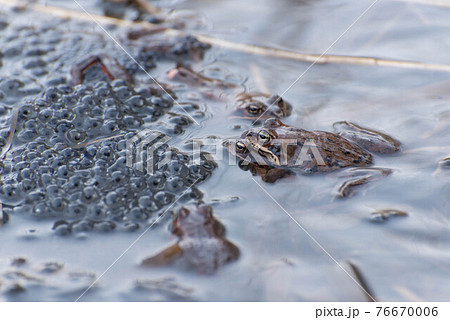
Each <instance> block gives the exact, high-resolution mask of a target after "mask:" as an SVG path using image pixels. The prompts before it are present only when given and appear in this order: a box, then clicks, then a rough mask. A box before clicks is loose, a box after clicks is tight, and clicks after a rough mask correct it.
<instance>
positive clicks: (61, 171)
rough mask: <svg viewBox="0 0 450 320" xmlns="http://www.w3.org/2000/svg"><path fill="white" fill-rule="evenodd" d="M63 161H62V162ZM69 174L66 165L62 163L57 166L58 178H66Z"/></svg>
mask: <svg viewBox="0 0 450 320" xmlns="http://www.w3.org/2000/svg"><path fill="white" fill-rule="evenodd" d="M62 163H64V162H62ZM69 174H70V171H69V168H68V167H67V166H66V165H62V166H61V167H59V169H58V174H57V176H58V178H63V179H64V178H67V177H68V176H69Z"/></svg>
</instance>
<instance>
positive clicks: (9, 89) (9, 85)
mask: <svg viewBox="0 0 450 320" xmlns="http://www.w3.org/2000/svg"><path fill="white" fill-rule="evenodd" d="M24 86H25V83H23V82H22V81H19V80H17V79H6V80H5V81H2V83H1V85H0V88H1V89H2V91H3V92H4V93H5V94H6V95H9V94H11V95H13V94H15V93H17V92H18V91H19V89H20V88H23V87H24Z"/></svg>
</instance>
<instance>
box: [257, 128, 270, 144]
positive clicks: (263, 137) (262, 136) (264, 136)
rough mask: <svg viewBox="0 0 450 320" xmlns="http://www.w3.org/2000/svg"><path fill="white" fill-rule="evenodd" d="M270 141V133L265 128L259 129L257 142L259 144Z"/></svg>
mask: <svg viewBox="0 0 450 320" xmlns="http://www.w3.org/2000/svg"><path fill="white" fill-rule="evenodd" d="M269 141H270V134H269V132H267V131H266V130H261V131H260V132H259V133H258V143H259V144H263V145H264V144H266V143H268V142H269Z"/></svg>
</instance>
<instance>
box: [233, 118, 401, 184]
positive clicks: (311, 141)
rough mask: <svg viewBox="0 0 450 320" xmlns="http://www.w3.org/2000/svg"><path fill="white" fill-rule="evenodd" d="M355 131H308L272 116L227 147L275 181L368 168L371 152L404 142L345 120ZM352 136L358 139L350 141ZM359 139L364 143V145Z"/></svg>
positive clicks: (393, 148)
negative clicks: (308, 174) (349, 168)
mask: <svg viewBox="0 0 450 320" xmlns="http://www.w3.org/2000/svg"><path fill="white" fill-rule="evenodd" d="M341 124H345V125H346V126H348V127H349V129H350V130H351V133H347V131H348V130H347V131H340V132H338V133H337V134H335V133H331V132H326V131H307V130H303V129H299V128H295V127H292V126H288V125H285V124H284V123H282V122H281V121H280V120H278V119H275V118H272V119H268V120H266V121H265V122H264V124H263V126H262V127H259V128H252V129H249V130H247V131H245V132H244V133H242V135H241V137H240V138H239V139H229V140H226V141H225V146H226V148H227V149H228V150H229V151H230V152H231V153H232V154H234V155H236V156H237V157H238V158H240V159H241V160H242V161H241V162H240V165H241V167H242V168H244V169H250V171H251V172H252V173H253V174H254V175H260V176H261V178H262V180H263V181H265V182H275V181H276V180H278V179H279V178H282V177H285V176H288V175H291V174H292V173H293V172H294V171H300V172H304V173H315V172H330V171H334V170H337V169H340V168H345V167H367V166H370V165H372V163H373V158H372V155H371V154H370V153H369V152H378V153H392V152H396V151H398V150H399V147H400V143H399V142H398V141H397V140H395V139H393V138H391V137H389V136H388V135H386V134H382V133H379V132H377V131H374V130H370V129H365V128H362V127H359V126H357V125H355V124H353V123H349V122H345V123H341ZM349 139H351V140H353V141H355V142H352V141H349ZM358 142H364V143H363V146H364V147H366V148H367V149H368V150H366V149H364V148H363V147H362V146H360V145H358Z"/></svg>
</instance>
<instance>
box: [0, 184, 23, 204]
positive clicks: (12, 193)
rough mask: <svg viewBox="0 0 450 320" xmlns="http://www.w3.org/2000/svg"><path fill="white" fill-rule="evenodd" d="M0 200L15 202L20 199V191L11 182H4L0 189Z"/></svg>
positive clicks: (9, 202) (5, 202)
mask: <svg viewBox="0 0 450 320" xmlns="http://www.w3.org/2000/svg"><path fill="white" fill-rule="evenodd" d="M0 200H1V201H2V203H3V204H11V205H13V204H16V203H18V202H20V201H21V200H22V192H21V191H20V190H19V188H18V187H17V186H15V185H12V184H4V185H3V186H2V187H1V189H0Z"/></svg>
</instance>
